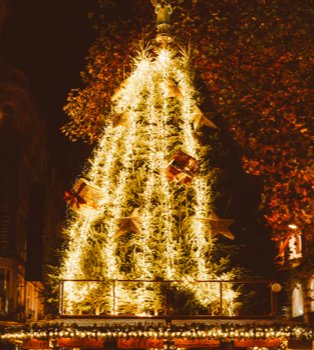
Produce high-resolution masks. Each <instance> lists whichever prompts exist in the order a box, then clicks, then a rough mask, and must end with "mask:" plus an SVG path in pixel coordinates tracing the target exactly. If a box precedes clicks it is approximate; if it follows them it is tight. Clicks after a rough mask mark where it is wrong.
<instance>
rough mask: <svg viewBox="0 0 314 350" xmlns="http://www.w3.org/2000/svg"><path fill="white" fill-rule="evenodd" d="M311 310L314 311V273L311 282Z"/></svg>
mask: <svg viewBox="0 0 314 350" xmlns="http://www.w3.org/2000/svg"><path fill="white" fill-rule="evenodd" d="M309 297H310V312H314V275H313V276H312V277H311V279H310V282H309Z"/></svg>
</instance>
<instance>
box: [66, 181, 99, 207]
mask: <svg viewBox="0 0 314 350" xmlns="http://www.w3.org/2000/svg"><path fill="white" fill-rule="evenodd" d="M101 198H102V192H101V190H100V189H99V188H98V187H97V186H94V185H92V184H91V183H90V182H89V181H88V180H86V179H84V178H82V177H81V178H79V179H78V180H77V181H76V183H75V184H74V186H73V188H72V189H71V190H70V191H66V192H65V194H64V199H65V201H66V202H67V203H68V204H69V205H70V207H71V208H72V210H74V211H81V210H84V209H92V208H97V206H98V202H99V200H100V199H101Z"/></svg>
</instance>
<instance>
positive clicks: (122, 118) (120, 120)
mask: <svg viewBox="0 0 314 350" xmlns="http://www.w3.org/2000/svg"><path fill="white" fill-rule="evenodd" d="M126 121H127V116H126V113H121V114H117V115H116V116H115V118H114V120H113V123H112V125H113V127H114V128H116V127H117V126H120V125H123V126H124V125H125V124H126Z"/></svg>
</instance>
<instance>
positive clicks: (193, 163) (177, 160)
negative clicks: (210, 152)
mask: <svg viewBox="0 0 314 350" xmlns="http://www.w3.org/2000/svg"><path fill="white" fill-rule="evenodd" d="M198 168H199V164H198V161H197V160H196V159H195V158H193V157H191V156H190V155H188V154H186V153H184V152H183V151H181V150H177V151H176V152H175V153H174V155H173V156H172V159H171V162H170V163H169V165H168V166H167V169H166V176H167V178H168V179H170V180H174V181H175V182H178V183H180V184H185V183H189V182H191V181H192V178H193V177H194V176H195V174H196V172H197V170H198Z"/></svg>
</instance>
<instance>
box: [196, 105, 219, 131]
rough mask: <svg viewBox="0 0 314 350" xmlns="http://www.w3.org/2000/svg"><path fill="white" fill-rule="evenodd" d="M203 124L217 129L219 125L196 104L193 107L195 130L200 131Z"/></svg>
mask: <svg viewBox="0 0 314 350" xmlns="http://www.w3.org/2000/svg"><path fill="white" fill-rule="evenodd" d="M203 126H207V127H209V128H212V129H217V125H216V124H214V123H213V122H212V121H211V120H210V119H208V118H206V117H205V115H204V114H203V113H202V111H201V110H200V109H199V107H198V106H196V105H195V106H194V108H193V128H194V130H195V131H199V130H200V129H201V128H202V127H203Z"/></svg>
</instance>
